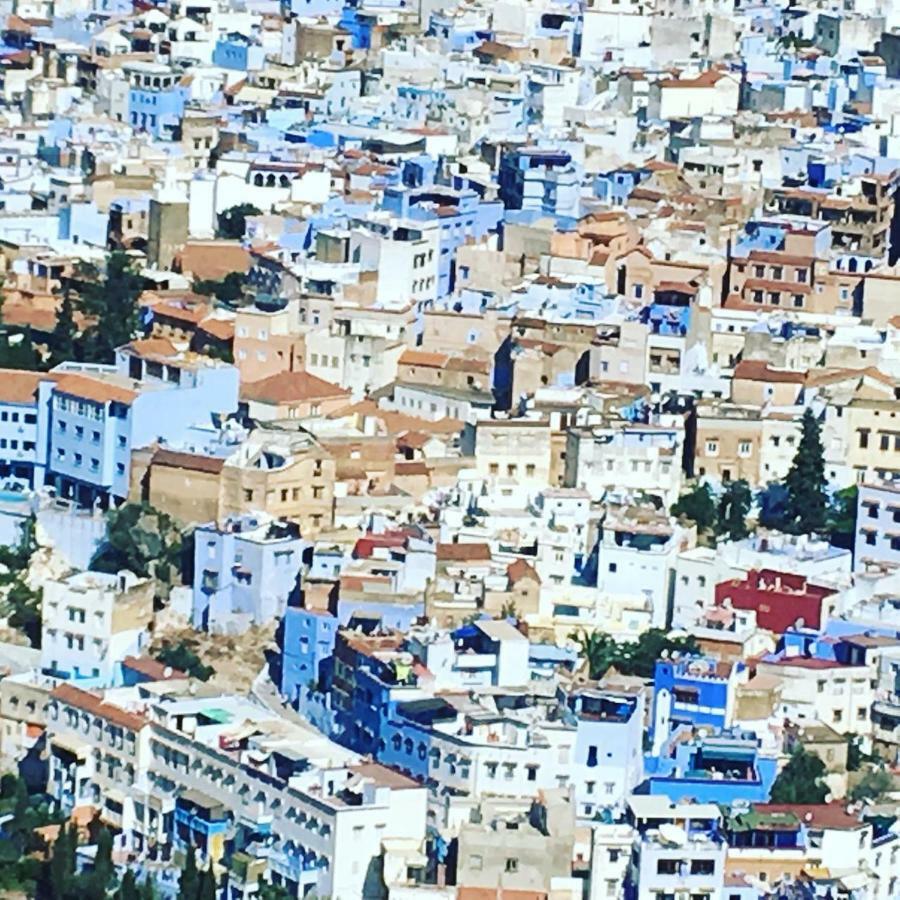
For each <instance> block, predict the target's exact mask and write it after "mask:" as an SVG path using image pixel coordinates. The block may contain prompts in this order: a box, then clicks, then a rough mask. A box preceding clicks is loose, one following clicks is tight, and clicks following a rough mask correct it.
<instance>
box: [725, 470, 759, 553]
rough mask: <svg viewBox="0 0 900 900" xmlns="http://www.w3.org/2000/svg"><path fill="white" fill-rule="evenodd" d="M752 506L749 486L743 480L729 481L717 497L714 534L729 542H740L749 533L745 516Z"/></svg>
mask: <svg viewBox="0 0 900 900" xmlns="http://www.w3.org/2000/svg"><path fill="white" fill-rule="evenodd" d="M752 504H753V494H752V493H751V491H750V485H748V484H747V482H746V481H744V480H743V479H740V480H738V481H729V482H728V484H726V485H725V487H724V488H723V490H722V493H721V494H720V495H719V508H718V510H717V515H716V534H718V535H721V536H723V537H727V538H728V540H730V541H740V540H743V539H744V538H745V537H747V535H748V534H749V533H750V529H749V528H748V527H747V515H748V514H749V512H750V507H751V505H752Z"/></svg>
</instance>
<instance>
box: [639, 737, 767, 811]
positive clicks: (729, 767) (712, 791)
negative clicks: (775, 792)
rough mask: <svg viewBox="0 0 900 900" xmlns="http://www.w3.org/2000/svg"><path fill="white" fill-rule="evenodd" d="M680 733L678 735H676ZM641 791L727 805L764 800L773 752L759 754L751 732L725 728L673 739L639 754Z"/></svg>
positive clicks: (679, 800) (674, 799)
mask: <svg viewBox="0 0 900 900" xmlns="http://www.w3.org/2000/svg"><path fill="white" fill-rule="evenodd" d="M682 736H683V734H679V735H678V737H679V738H681V737H682ZM644 768H645V771H646V774H647V781H646V782H645V783H644V784H643V785H642V786H641V792H642V793H649V794H652V795H657V796H660V795H661V796H665V797H668V798H669V799H670V800H671V801H672V802H673V803H678V802H681V801H683V800H684V799H685V798H690V799H692V800H696V801H697V802H699V803H706V802H709V803H721V804H728V805H730V804H732V803H734V802H735V801H741V800H744V801H749V802H762V801H764V800H768V799H769V793H770V791H771V790H772V784H773V783H774V781H775V777H776V775H777V773H778V761H777V759H775V757H774V756H763V755H762V754H761V753H760V752H759V743H758V740H757V738H756V737H755V735H752V734H749V733H743V732H739V731H733V732H730V731H725V732H723V733H721V734H717V735H713V736H711V737H698V738H696V739H695V740H688V741H684V740H673V741H672V745H671V746H670V747H669V748H667V751H666V752H665V753H663V754H660V755H649V756H647V757H645V759H644Z"/></svg>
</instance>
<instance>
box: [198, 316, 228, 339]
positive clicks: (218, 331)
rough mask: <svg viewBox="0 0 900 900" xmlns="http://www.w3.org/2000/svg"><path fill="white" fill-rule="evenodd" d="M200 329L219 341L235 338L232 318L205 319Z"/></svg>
mask: <svg viewBox="0 0 900 900" xmlns="http://www.w3.org/2000/svg"><path fill="white" fill-rule="evenodd" d="M200 330H201V331H205V332H206V333H207V334H208V335H210V336H211V337H214V338H216V339H217V340H219V341H232V340H234V321H233V320H232V319H212V318H211V319H204V320H203V321H202V322H201V323H200Z"/></svg>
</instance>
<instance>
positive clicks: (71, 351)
mask: <svg viewBox="0 0 900 900" xmlns="http://www.w3.org/2000/svg"><path fill="white" fill-rule="evenodd" d="M75 333H76V330H75V307H74V305H73V303H72V296H71V294H70V293H69V291H66V292H65V293H64V294H63V299H62V303H61V304H60V307H59V313H58V314H57V316H56V324H55V325H54V326H53V332H52V334H51V335H50V351H51V362H52V363H53V365H57V364H58V363H61V362H67V361H69V360H73V359H75Z"/></svg>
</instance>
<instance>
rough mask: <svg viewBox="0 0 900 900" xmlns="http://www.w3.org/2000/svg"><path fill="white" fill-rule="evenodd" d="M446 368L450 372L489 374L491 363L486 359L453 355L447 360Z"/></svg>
mask: <svg viewBox="0 0 900 900" xmlns="http://www.w3.org/2000/svg"><path fill="white" fill-rule="evenodd" d="M446 369H447V371H449V372H474V373H476V374H478V375H489V374H490V371H491V364H490V363H489V362H488V361H487V360H484V359H472V358H466V357H463V356H451V357H450V359H448V360H447V365H446Z"/></svg>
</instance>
